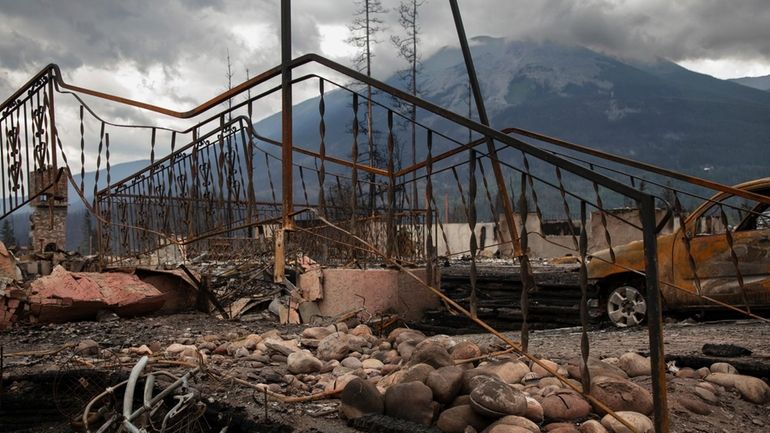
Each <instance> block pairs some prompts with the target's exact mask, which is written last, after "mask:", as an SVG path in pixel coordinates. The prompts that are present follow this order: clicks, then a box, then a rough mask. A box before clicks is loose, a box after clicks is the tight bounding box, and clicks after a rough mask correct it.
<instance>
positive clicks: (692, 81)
mask: <svg viewBox="0 0 770 433" xmlns="http://www.w3.org/2000/svg"><path fill="white" fill-rule="evenodd" d="M471 50H472V53H473V57H474V63H475V65H476V68H477V73H478V76H479V80H480V81H481V85H482V93H483V95H484V98H485V103H486V107H487V111H488V114H489V118H490V121H491V123H492V126H493V127H495V128H498V129H503V128H506V127H519V128H524V129H529V130H532V131H536V132H540V133H543V134H546V135H550V136H553V137H559V138H562V139H565V140H569V141H573V142H576V143H579V144H582V145H586V146H590V147H594V148H597V149H600V150H604V151H608V152H612V153H615V154H618V155H622V156H627V157H630V158H634V159H637V160H641V161H644V162H647V163H651V164H655V165H658V166H662V167H665V168H669V169H673V170H679V171H682V172H685V173H689V174H694V175H698V176H703V177H708V178H709V179H712V180H716V181H720V182H723V183H728V184H732V183H737V182H739V181H743V180H746V179H751V178H756V177H764V176H768V175H769V174H770V150H768V144H770V92H765V91H762V90H758V89H755V88H752V87H747V86H745V85H743V83H741V84H739V83H740V81H726V80H719V79H716V78H714V77H711V76H708V75H703V74H699V73H695V72H692V71H689V70H687V69H685V68H682V67H681V66H678V65H676V64H674V63H672V62H669V61H666V60H657V61H654V62H648V63H641V62H638V61H626V60H622V59H618V58H615V57H611V56H608V55H605V54H602V53H599V52H595V51H592V50H589V49H587V48H583V47H577V46H568V45H560V44H554V43H535V42H522V41H509V40H504V39H497V38H490V37H477V38H474V39H473V40H472V41H471ZM765 78H766V79H767V78H768V77H765ZM386 82H388V83H389V84H391V85H393V86H396V87H400V88H404V87H405V86H404V85H403V83H402V82H400V79H399V76H398V74H395V75H394V76H392V77H390V78H388V79H387V80H386ZM418 87H419V89H420V96H421V97H423V98H425V99H427V100H429V101H431V102H433V103H435V104H437V105H439V106H442V107H445V108H448V109H449V110H452V111H454V112H456V113H459V114H463V115H467V113H468V84H467V74H466V70H465V65H464V62H463V58H462V54H461V53H460V51H459V49H458V48H454V47H445V48H442V49H440V50H438V51H437V52H436V53H435V54H433V55H432V56H430V57H429V58H426V59H424V61H423V68H422V71H421V73H420V75H419V79H418ZM359 90H361V89H360V88H359ZM375 99H376V100H377V101H378V102H381V103H382V104H384V105H387V106H390V105H392V101H391V100H390V99H389V98H388V97H386V96H384V95H382V94H377V95H376V97H375ZM324 103H325V116H324V120H325V128H326V135H325V142H326V149H327V154H328V155H330V156H336V157H339V158H345V159H349V158H350V154H351V142H352V138H351V134H350V130H351V126H352V124H353V122H352V118H353V109H352V106H351V97H350V94H349V93H347V92H346V91H344V90H339V89H335V88H334V87H333V86H332V85H327V86H326V93H325V95H324ZM359 104H360V106H359V110H358V116H359V120H362V119H364V116H365V111H366V109H365V106H364V104H363V101H362V100H360V101H359ZM474 117H476V116H475V110H474ZM319 120H320V116H319V99H318V98H317V97H316V98H312V99H308V100H305V101H303V102H300V103H298V104H297V105H295V107H294V141H295V144H296V145H297V146H302V147H305V148H308V149H311V150H315V151H318V148H319V142H320V133H319ZM374 120H375V126H376V128H375V129H376V145H377V147H378V149H380V154H381V155H382V154H384V151H383V149H384V148H385V146H384V144H385V133H386V131H385V125H386V112H385V110H383V109H381V108H376V109H375V111H374ZM418 120H419V121H420V122H422V123H424V124H426V125H429V126H431V127H435V128H436V129H438V130H441V131H442V132H445V133H447V134H449V135H452V136H455V137H457V138H459V139H464V137H467V132H466V131H465V130H464V129H463V128H459V127H457V126H456V125H450V124H448V123H447V122H444V121H441V120H440V119H437V118H436V117H435V116H432V115H429V114H428V113H425V112H422V111H420V112H419V114H418ZM254 126H255V129H256V131H257V132H258V133H259V134H261V135H263V136H265V137H269V138H271V139H274V140H280V136H281V132H280V131H281V117H280V113H277V114H275V115H273V116H270V117H268V118H266V119H263V120H261V121H259V122H257V123H256V124H255V125H254ZM394 131H395V134H396V138H397V140H399V141H401V142H402V143H406V141H407V140H408V138H407V137H408V131H407V130H406V128H404V127H403V124H400V123H399V122H398V121H397V122H396V126H395V130H394ZM440 141H441V140H440V139H438V138H437V139H436V142H435V143H434V145H435V146H434V149H435V150H436V151H437V152H438V151H441V150H442V149H441V148H440V147H441V146H444V148H446V147H448V146H449V144H448V143H441V142H440ZM358 146H359V159H360V160H363V161H366V160H367V159H368V156H367V154H366V134H365V133H364V131H363V130H361V131H359V136H358ZM259 147H260V148H262V149H264V150H266V151H267V152H270V153H272V154H273V155H275V156H279V155H280V149H279V148H278V147H276V146H273V145H271V144H267V143H259ZM419 152H421V155H422V154H424V149H420V150H419ZM258 156H259V157H261V158H258V159H257V160H255V161H257V162H256V164H257V165H256V166H255V173H256V176H257V177H258V179H257V185H259V186H260V187H259V188H258V197H257V198H258V199H260V200H263V199H271V192H270V189H269V188H267V187H263V186H264V185H267V174H266V170H265V165H264V160H265V158H264V156H262V155H258ZM295 162H298V163H300V164H304V165H306V166H308V167H312V166H313V165H315V164H314V161H313V160H312V159H311V158H310V157H304V156H302V155H300V154H295ZM146 164H147V161H135V162H131V163H126V164H118V165H115V166H114V167H113V168H112V180H113V182H115V181H117V180H119V179H122V178H123V177H126V176H129V175H131V174H132V173H134V172H135V171H137V170H139V169H140V168H143V167H144V166H146ZM271 167H272V168H271V169H272V170H273V172H272V179H273V181H274V182H277V181H278V179H280V174H279V164H278V163H277V162H275V161H274V162H273V163H271ZM343 171H344V170H343V169H341V168H339V167H338V166H337V167H335V166H334V165H333V164H331V163H330V164H328V165H327V176H330V174H331V173H334V172H343ZM304 176H306V177H307V176H315V175H314V174H313V173H310V172H307V171H306V172H305V174H304ZM76 178H77V180H76V181H77V182H79V173H77V174H76ZM94 178H95V174H94V173H88V174H87V175H86V182H85V183H86V192H87V194H88V197H87V198H88V199H89V200H91V199H92V197H91V195H92V192H93V182H94ZM330 179H331V176H330V177H329V178H327V182H330V183H331V182H334V181H333V180H330ZM104 180H105V173H103V172H102V173H100V184H101V185H100V186H103V185H104V183H103V182H104ZM301 181H302V179H301V177H300V176H299V175H295V191H297V197H301V195H302V192H301V191H302V189H301ZM314 183H315V182H311V181H308V182H307V184H308V185H312V184H314ZM276 187H278V185H276ZM308 195H309V196H310V199H311V200H312V199H313V196H314V195H315V193H314V191H312V190H311V191H309V193H308ZM78 200H79V199H77V198H76V197H75V194H74V193H73V192H72V191H70V201H71V203H72V206H71V208H72V210H73V213H75V211H77V210H78V209H79V208H80V206H79V205H77V204H76V203H77V201H78ZM14 221H15V222H16V220H14ZM77 225H82V223H78V222H74V221H73V229H72V230H79V229H77V228H74V227H75V226H77ZM23 232H24V229H23V228H20V227H17V228H16V233H17V236H18V235H19V234H20V233H23ZM72 233H73V239H72V241H71V242H68V243H69V244H71V245H69V247H72V245H77V244H78V243H79V242H80V241H79V239H80V237H81V236H80V235H77V234H74V232H72Z"/></svg>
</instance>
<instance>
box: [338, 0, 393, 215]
mask: <svg viewBox="0 0 770 433" xmlns="http://www.w3.org/2000/svg"><path fill="white" fill-rule="evenodd" d="M355 3H356V6H357V8H356V11H355V17H354V18H353V23H352V24H351V25H349V26H348V30H349V31H350V33H351V35H350V37H349V38H348V39H347V42H348V43H349V44H351V45H353V46H354V47H356V48H357V49H358V54H357V55H356V56H355V57H354V58H353V63H354V66H355V68H356V69H357V70H358V71H359V72H362V73H365V74H366V76H367V77H371V76H372V58H373V57H374V53H373V52H372V48H373V45H375V44H378V43H379V42H380V41H379V40H377V34H378V33H379V32H381V31H382V30H384V27H383V20H382V15H383V14H385V13H386V12H387V10H386V9H385V8H384V7H383V6H382V3H381V2H380V0H357V1H356V2H355ZM365 130H366V139H367V145H368V149H369V165H372V166H374V165H375V164H376V162H377V159H378V158H377V146H376V145H375V143H374V135H375V133H374V128H373V125H372V86H370V85H368V84H367V86H366V125H365ZM368 180H369V211H370V212H373V211H374V207H375V206H374V202H375V194H376V193H375V185H374V174H373V173H370V174H369V176H368Z"/></svg>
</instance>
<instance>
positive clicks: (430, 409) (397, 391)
mask: <svg viewBox="0 0 770 433" xmlns="http://www.w3.org/2000/svg"><path fill="white" fill-rule="evenodd" d="M436 408H437V406H436V404H435V403H434V402H433V392H432V391H431V390H430V388H428V387H427V386H426V385H425V384H424V383H422V382H408V383H399V384H396V385H393V386H391V387H389V388H388V389H387V391H385V414H386V415H388V416H392V417H394V418H400V419H405V420H408V421H412V422H416V423H418V424H423V425H426V426H427V425H430V424H431V422H432V421H433V416H434V414H435V412H436Z"/></svg>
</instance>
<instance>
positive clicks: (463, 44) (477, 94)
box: [449, 0, 525, 257]
mask: <svg viewBox="0 0 770 433" xmlns="http://www.w3.org/2000/svg"><path fill="white" fill-rule="evenodd" d="M449 5H450V6H451V7H452V16H453V17H454V21H455V27H456V28H457V37H458V39H459V40H460V48H461V49H462V52H463V58H464V59H465V68H466V69H467V70H468V80H469V82H470V85H471V90H473V99H475V100H476V108H477V109H478V112H479V121H480V122H481V124H482V125H484V126H489V118H488V117H487V110H486V107H485V106H484V98H483V97H482V96H481V87H480V86H479V79H478V77H477V76H476V67H475V66H473V58H472V57H471V50H470V48H469V47H468V38H467V36H466V35H465V27H464V26H463V19H462V16H460V8H459V7H458V6H457V0H449ZM487 150H488V152H489V159H490V160H491V162H492V171H493V172H494V173H495V182H496V183H497V191H498V194H500V199H501V200H502V201H503V211H504V212H505V223H506V226H507V228H508V233H510V234H511V242H512V243H513V254H514V256H516V257H520V256H521V255H522V254H524V253H525V251H521V245H520V244H519V236H518V233H516V221H514V219H513V204H512V203H511V196H510V195H508V188H507V187H506V186H505V178H504V177H503V171H502V169H501V168H500V161H499V160H498V159H497V149H496V148H495V143H494V141H493V140H492V138H490V137H487Z"/></svg>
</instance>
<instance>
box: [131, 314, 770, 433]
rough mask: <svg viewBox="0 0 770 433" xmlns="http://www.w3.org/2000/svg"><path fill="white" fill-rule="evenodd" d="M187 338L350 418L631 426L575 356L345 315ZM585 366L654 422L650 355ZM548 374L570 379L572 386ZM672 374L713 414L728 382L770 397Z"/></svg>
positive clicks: (717, 367) (636, 422) (723, 378)
mask: <svg viewBox="0 0 770 433" xmlns="http://www.w3.org/2000/svg"><path fill="white" fill-rule="evenodd" d="M227 337H230V338H227ZM183 343H185V344H172V345H170V346H168V347H167V348H166V349H165V354H166V356H168V357H174V358H176V359H182V360H186V361H189V362H197V361H198V360H200V359H206V360H207V362H208V363H210V364H213V365H218V366H220V367H223V368H228V369H229V371H230V372H234V374H235V375H236V376H239V377H240V378H241V379H243V380H248V381H251V382H255V383H266V384H268V386H269V389H270V390H271V391H274V392H276V393H282V394H294V395H312V394H318V393H323V392H326V393H333V392H335V391H336V392H341V394H340V398H341V404H340V415H341V416H342V417H343V418H346V419H354V418H358V417H361V416H363V415H368V414H385V415H388V416H392V417H395V418H399V419H403V420H408V421H411V422H414V423H418V424H422V425H426V426H429V425H435V426H436V427H438V428H439V429H440V430H442V431H444V432H447V433H452V432H469V431H478V432H487V433H507V432H510V433H526V432H540V431H541V429H543V430H544V431H548V432H550V433H570V432H580V433H586V432H604V431H609V432H615V433H621V432H627V431H628V429H627V428H626V427H625V426H624V425H623V424H622V423H620V422H619V421H618V420H616V419H615V418H614V417H613V416H611V415H608V414H607V413H606V412H605V411H604V410H603V409H602V408H601V407H597V406H596V405H594V404H592V403H591V402H590V401H589V400H588V399H586V398H585V397H584V396H583V395H582V394H581V393H580V392H577V391H575V390H574V389H573V388H572V387H574V388H576V389H578V390H581V389H582V386H581V376H582V372H583V366H582V360H581V359H579V358H576V359H573V360H569V361H567V362H564V363H561V364H559V363H556V362H554V361H551V360H547V359H542V360H540V362H539V363H532V362H530V361H528V360H526V359H522V358H520V357H518V356H517V355H513V354H504V355H498V356H494V357H487V358H482V355H485V354H486V353H485V352H487V351H486V350H484V349H483V348H481V347H479V346H478V345H477V344H475V343H473V342H470V341H460V342H458V341H456V340H455V339H453V338H451V337H448V336H442V335H439V336H433V337H426V336H425V335H424V334H422V333H421V332H419V331H415V330H411V329H406V328H399V329H396V330H394V331H392V332H391V333H390V334H389V335H388V336H387V337H385V338H379V337H377V336H375V335H373V333H372V331H371V329H370V328H369V327H368V326H366V325H359V326H356V327H355V328H352V329H348V327H347V326H345V325H344V324H337V325H332V326H328V327H313V328H306V329H304V330H303V331H302V332H301V334H299V335H281V334H280V333H279V332H278V331H276V330H273V331H270V332H266V333H263V334H259V335H257V334H251V335H248V336H245V337H238V336H235V337H234V336H224V337H220V336H203V337H201V338H198V339H197V340H194V341H186V342H183ZM150 350H151V349H150V348H148V347H142V348H133V349H129V351H134V352H136V353H139V352H141V353H146V352H147V351H150ZM468 360H472V361H468ZM587 367H588V368H587V370H588V371H589V372H590V376H591V389H590V395H591V396H592V397H593V398H595V399H597V400H599V401H601V402H603V403H604V404H605V405H606V407H607V408H609V409H610V410H612V411H613V412H616V413H617V414H618V415H620V416H621V417H622V418H623V419H624V420H626V421H627V422H628V423H629V424H631V425H633V426H634V427H635V429H636V430H637V431H639V432H649V431H652V429H653V428H652V426H653V424H652V421H651V420H650V418H649V416H650V415H651V413H652V411H653V401H652V396H651V393H650V391H649V390H648V389H647V387H646V386H643V385H644V384H646V383H649V375H650V361H649V359H648V358H645V357H643V356H641V355H638V354H636V353H626V354H624V355H623V356H621V357H619V358H605V359H603V360H599V359H595V358H590V359H589V362H588V366H587ZM552 372H556V373H558V374H559V375H561V376H563V377H565V378H568V379H567V381H568V382H570V384H571V385H572V387H570V386H568V385H567V384H565V383H562V382H561V381H560V380H559V379H557V378H556V377H554V376H553V374H552ZM671 379H672V380H678V381H681V382H682V383H684V384H686V386H687V387H688V389H691V393H690V394H687V397H686V398H678V399H677V400H676V401H675V403H674V404H678V405H680V406H681V407H682V408H684V410H688V411H690V412H692V413H696V414H707V413H710V411H711V409H710V408H711V407H712V406H713V405H717V404H719V402H720V398H721V397H720V396H721V395H723V394H724V393H726V392H730V391H731V390H735V391H736V392H738V393H740V395H741V396H742V397H743V398H744V399H745V400H747V401H750V402H754V403H758V404H761V403H764V402H767V401H769V400H770V388H768V386H767V384H766V383H765V382H763V381H762V380H760V379H757V378H754V377H750V376H743V375H740V374H738V372H737V371H735V369H734V368H733V367H732V366H729V365H727V364H723V363H717V364H714V365H712V366H711V368H704V369H700V370H692V369H686V368H683V369H679V370H678V371H676V372H675V374H674V376H673V377H672V378H671Z"/></svg>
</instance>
